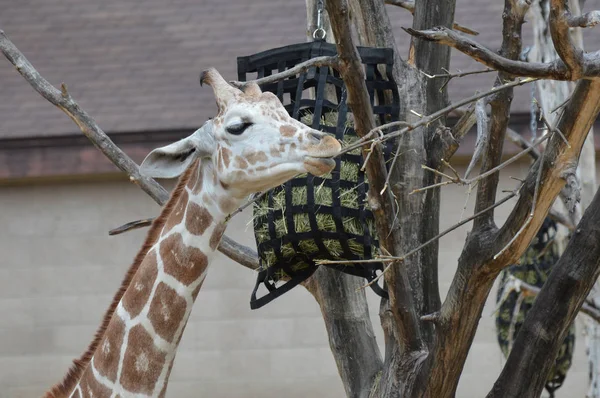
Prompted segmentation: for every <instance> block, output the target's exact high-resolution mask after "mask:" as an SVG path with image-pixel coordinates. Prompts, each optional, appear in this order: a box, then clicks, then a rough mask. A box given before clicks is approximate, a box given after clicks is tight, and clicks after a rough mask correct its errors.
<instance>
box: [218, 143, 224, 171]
mask: <svg viewBox="0 0 600 398" xmlns="http://www.w3.org/2000/svg"><path fill="white" fill-rule="evenodd" d="M217 170H219V171H221V172H222V171H223V156H221V151H219V150H218V149H217Z"/></svg>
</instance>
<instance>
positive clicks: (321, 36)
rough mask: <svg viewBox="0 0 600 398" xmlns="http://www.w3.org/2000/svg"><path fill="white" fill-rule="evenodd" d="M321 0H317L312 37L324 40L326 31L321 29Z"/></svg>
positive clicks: (322, 6) (322, 7)
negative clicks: (315, 21) (315, 22)
mask: <svg viewBox="0 0 600 398" xmlns="http://www.w3.org/2000/svg"><path fill="white" fill-rule="evenodd" d="M323 9H324V5H323V0H317V29H315V31H314V32H313V39H315V40H325V36H326V35H327V32H326V31H325V29H323Z"/></svg>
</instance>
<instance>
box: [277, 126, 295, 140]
mask: <svg viewBox="0 0 600 398" xmlns="http://www.w3.org/2000/svg"><path fill="white" fill-rule="evenodd" d="M297 130H298V129H297V128H296V127H294V126H292V125H291V124H284V125H283V126H281V127H279V132H280V133H281V135H282V136H284V137H293V136H294V134H296V131H297Z"/></svg>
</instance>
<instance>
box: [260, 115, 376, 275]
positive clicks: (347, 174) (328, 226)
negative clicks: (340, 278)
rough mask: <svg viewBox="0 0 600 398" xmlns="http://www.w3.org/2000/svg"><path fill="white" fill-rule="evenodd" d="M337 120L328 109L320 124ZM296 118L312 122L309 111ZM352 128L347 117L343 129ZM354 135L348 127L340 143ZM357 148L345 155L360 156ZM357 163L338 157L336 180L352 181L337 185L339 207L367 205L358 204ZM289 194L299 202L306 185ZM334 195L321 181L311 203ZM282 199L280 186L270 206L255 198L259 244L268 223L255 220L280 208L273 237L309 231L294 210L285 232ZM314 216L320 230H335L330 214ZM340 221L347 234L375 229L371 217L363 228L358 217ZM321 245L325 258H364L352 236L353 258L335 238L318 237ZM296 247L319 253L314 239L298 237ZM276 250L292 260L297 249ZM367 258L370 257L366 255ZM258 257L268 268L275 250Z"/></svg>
mask: <svg viewBox="0 0 600 398" xmlns="http://www.w3.org/2000/svg"><path fill="white" fill-rule="evenodd" d="M337 120H338V114H337V113H336V112H328V113H326V114H325V115H324V116H322V117H321V123H320V124H321V125H324V126H335V125H336V123H337ZM300 121H301V122H302V123H304V124H306V125H307V126H311V125H312V124H313V114H312V113H310V112H307V113H306V114H305V115H304V116H303V117H302V118H301V119H300ZM351 127H353V123H352V121H351V120H347V121H346V128H347V129H348V128H351ZM357 139H358V137H357V136H356V135H354V134H350V133H349V130H347V131H346V132H345V133H344V139H343V142H342V145H343V146H344V147H346V146H349V145H350V144H352V143H354V142H355V141H356V140H357ZM360 153H361V150H360V148H357V149H355V150H353V151H351V152H349V154H353V155H360ZM360 167H361V165H360V164H358V163H356V162H352V161H348V160H344V159H342V160H341V165H340V171H339V172H340V179H341V180H345V181H350V182H353V183H354V184H353V185H354V187H353V188H344V187H340V189H339V197H340V202H341V205H342V207H346V208H352V209H358V208H359V206H360V205H362V206H364V207H365V209H366V210H370V209H369V207H368V204H367V203H366V201H365V202H363V203H359V195H358V193H357V188H358V176H359V173H360V172H361V171H360ZM305 177H306V174H303V175H299V176H297V177H296V178H305ZM321 178H322V179H323V180H328V179H331V178H332V175H331V173H328V174H327V175H324V176H322V177H321ZM364 184H367V179H366V175H365V176H364ZM291 189H292V191H291V196H292V204H293V205H303V204H306V202H307V193H308V192H307V188H306V186H297V187H292V188H291ZM334 194H337V193H336V192H333V190H332V188H330V187H328V186H325V184H324V181H323V183H321V184H319V186H317V187H315V191H314V202H315V206H317V207H318V206H329V207H331V206H332V205H333V199H332V196H333V195H334ZM285 202H286V192H285V189H284V188H283V186H281V187H278V188H276V189H275V190H273V196H272V204H273V205H272V206H269V200H268V198H267V197H266V196H263V198H261V199H260V200H258V201H257V202H256V204H255V206H254V215H253V220H254V224H255V235H256V240H257V243H258V244H260V243H263V242H267V241H270V240H271V234H270V232H269V226H268V224H267V223H266V222H257V220H260V219H264V217H266V216H267V214H268V213H269V212H276V211H277V210H280V211H281V213H278V214H281V216H279V217H276V218H275V219H274V224H275V232H276V236H277V238H283V237H284V236H286V235H288V234H289V233H290V232H295V233H304V232H312V228H311V225H310V221H309V217H308V215H307V214H306V213H295V214H293V215H292V217H293V219H294V226H295V231H289V230H288V227H287V222H286V220H285V217H284V214H285V210H286V206H285ZM315 217H316V219H317V225H318V228H319V230H320V231H326V232H332V233H335V232H336V231H337V228H336V223H335V221H334V219H333V216H332V215H331V214H329V213H319V212H318V211H317V213H316V215H315ZM342 223H343V226H344V230H345V231H346V232H348V233H349V234H351V235H357V236H363V235H365V233H366V234H368V235H370V236H373V237H376V231H375V226H374V220H373V218H372V217H369V218H367V219H366V223H365V224H366V227H367V229H368V230H367V231H365V227H364V226H363V223H362V222H361V221H360V220H358V219H357V218H356V217H351V216H346V217H343V219H342ZM322 242H323V245H324V246H325V248H326V249H327V251H328V253H329V256H328V257H329V258H334V259H347V260H354V259H364V258H366V257H365V255H364V245H363V244H362V243H361V242H357V241H356V240H355V239H349V240H348V241H347V242H348V246H349V247H350V250H351V252H352V254H353V255H355V256H356V257H355V258H345V256H344V250H343V248H342V244H341V242H340V241H339V239H322ZM298 247H299V249H300V251H301V253H302V254H304V255H306V256H308V258H313V257H314V256H317V255H318V254H319V252H320V250H319V247H318V245H317V243H316V242H315V240H314V239H302V240H301V241H300V242H298ZM279 250H280V251H281V256H282V257H283V258H284V259H290V260H292V259H294V258H297V254H298V251H297V250H296V249H295V248H294V246H293V244H292V243H291V242H285V243H283V242H282V244H281V245H280V246H279ZM369 258H370V256H369ZM261 259H262V260H263V264H262V266H263V267H265V268H268V267H271V266H273V265H275V264H277V263H278V262H279V259H278V257H277V255H276V254H275V250H274V249H273V248H270V249H267V250H264V251H263V252H262V253H261ZM310 266H311V265H310V264H309V262H308V261H302V260H297V261H293V262H292V264H291V269H292V270H293V271H298V270H303V269H306V268H308V267H310ZM347 266H348V267H352V265H351V264H348V265H347ZM284 276H287V275H286V274H285V271H283V270H281V269H278V270H277V272H276V273H275V277H276V278H278V279H280V278H282V277H284Z"/></svg>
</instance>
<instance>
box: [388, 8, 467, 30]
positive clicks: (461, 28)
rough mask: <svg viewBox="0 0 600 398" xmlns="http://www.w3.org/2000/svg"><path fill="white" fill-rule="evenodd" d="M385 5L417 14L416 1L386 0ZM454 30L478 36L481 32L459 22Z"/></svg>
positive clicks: (454, 26) (455, 24)
mask: <svg viewBox="0 0 600 398" xmlns="http://www.w3.org/2000/svg"><path fill="white" fill-rule="evenodd" d="M385 4H389V5H392V6H398V7H401V8H404V9H405V10H406V11H408V12H410V13H411V14H413V15H414V13H415V2H414V0H385ZM452 29H455V30H458V31H459V32H463V33H466V34H468V35H473V36H477V35H478V34H479V32H477V31H475V30H473V29H469V28H467V27H466V26H464V25H461V24H459V23H457V22H454V23H453V24H452Z"/></svg>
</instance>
